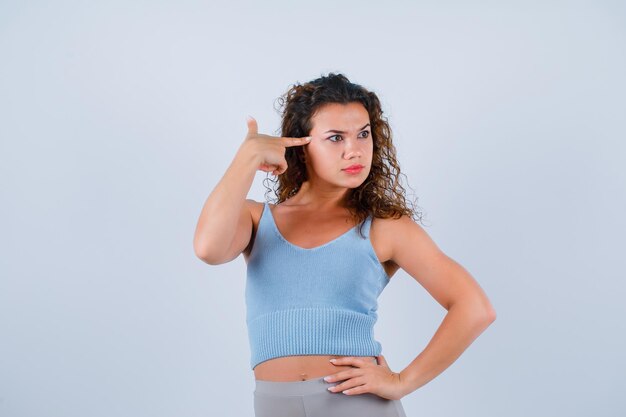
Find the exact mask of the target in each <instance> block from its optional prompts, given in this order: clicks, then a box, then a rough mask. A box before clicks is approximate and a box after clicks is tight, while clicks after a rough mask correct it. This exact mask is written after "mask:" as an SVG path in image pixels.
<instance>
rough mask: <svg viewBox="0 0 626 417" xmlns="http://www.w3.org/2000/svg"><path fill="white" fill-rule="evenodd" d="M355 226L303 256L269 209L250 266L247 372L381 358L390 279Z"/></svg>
mask: <svg viewBox="0 0 626 417" xmlns="http://www.w3.org/2000/svg"><path fill="white" fill-rule="evenodd" d="M371 221H372V217H371V215H370V216H369V217H367V218H366V219H365V220H364V222H363V223H364V224H363V234H364V235H365V238H363V237H361V236H360V235H359V231H358V229H359V226H360V225H357V226H354V227H353V228H352V229H350V230H348V231H347V232H345V233H344V234H342V235H341V236H339V237H337V238H335V239H333V240H331V241H330V242H327V243H325V244H323V245H320V246H316V247H314V248H310V249H306V248H302V247H299V246H296V245H294V244H292V243H290V242H289V241H287V240H286V239H285V238H284V237H283V235H282V234H281V233H280V231H279V230H278V227H277V226H276V222H275V221H274V217H273V215H272V212H271V210H270V207H269V205H268V203H265V204H264V206H263V213H262V215H261V219H260V220H259V225H258V226H257V231H256V236H255V238H254V243H253V246H252V250H251V252H250V256H249V257H248V264H247V278H246V288H245V299H246V323H247V326H248V337H249V342H250V351H251V359H250V365H251V367H252V369H254V368H255V367H256V366H257V365H258V364H259V363H261V362H263V361H266V360H268V359H272V358H276V357H280V356H291V355H348V356H377V355H380V353H381V350H382V346H381V344H380V343H379V342H378V341H377V340H375V339H374V324H375V323H376V320H377V318H378V315H377V309H378V303H377V299H378V296H379V295H380V293H381V292H382V291H383V289H384V288H385V286H386V285H387V283H388V282H389V277H388V275H387V273H386V272H385V270H384V268H383V266H382V265H381V263H380V262H379V260H378V257H377V256H376V253H375V252H374V248H373V247H372V244H371V241H370V239H369V231H370V226H371Z"/></svg>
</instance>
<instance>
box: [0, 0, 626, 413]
mask: <svg viewBox="0 0 626 417" xmlns="http://www.w3.org/2000/svg"><path fill="white" fill-rule="evenodd" d="M625 45H626V7H625V6H624V3H623V2H617V1H615V2H611V1H597V0H596V1H587V2H582V1H562V2H554V1H553V2H550V1H516V2H496V1H493V2H487V1H482V2H478V1H473V2H472V1H468V2H460V1H459V2H439V1H428V2H413V1H400V2H399V1H390V2H386V3H381V2H367V1H365V2H363V1H361V2H356V1H351V2H341V1H339V2H331V1H327V0H322V1H315V2H312V1H308V2H288V1H271V0H268V1H264V2H248V3H240V2H229V3H228V4H226V3H225V2H224V3H218V2H208V1H204V2H202V1H185V0H183V1H132V0H130V1H129V0H125V1H107V2H79V1H54V2H53V1H47V2H43V1H7V0H2V1H0V137H1V142H0V143H1V144H0V192H1V205H0V214H1V216H0V245H1V246H0V250H1V255H0V416H2V417H57V416H58V417H84V416H89V417H105V416H106V417H109V416H133V417H136V416H150V417H161V416H180V417H199V416H252V415H253V409H252V405H253V404H252V391H253V388H254V379H253V373H252V371H251V369H249V355H250V351H249V346H248V340H247V333H246V327H245V311H246V310H245V308H246V306H245V303H244V288H245V262H244V260H243V257H242V256H240V257H239V258H237V259H235V260H234V261H232V262H230V263H227V264H222V265H217V266H210V265H207V264H205V263H203V262H202V261H201V260H199V259H198V258H196V257H195V255H194V251H193V246H192V240H193V234H194V230H195V226H196V222H197V219H198V215H199V213H200V209H201V207H202V205H203V204H204V201H205V199H206V198H207V196H208V195H209V193H210V191H211V190H212V189H213V187H214V186H215V185H216V184H217V182H218V181H219V180H220V179H221V177H222V175H223V173H224V172H225V170H226V168H227V167H228V165H229V164H230V162H231V161H232V158H233V156H234V154H235V152H236V150H237V149H238V147H239V145H240V143H241V141H242V140H243V138H244V137H245V134H246V131H247V126H246V120H245V118H246V116H247V115H252V116H253V117H255V118H256V119H257V121H258V125H259V131H260V132H262V133H266V134H277V133H278V132H279V130H278V129H279V122H280V118H279V114H278V112H277V110H276V108H275V105H276V103H275V100H276V98H278V97H279V96H280V95H281V94H283V93H284V92H285V91H286V90H287V89H288V88H289V86H290V85H292V84H293V83H296V82H301V83H303V82H306V81H308V80H311V79H313V78H317V77H319V76H321V75H326V74H328V73H329V72H341V73H343V74H345V75H346V76H347V77H348V78H350V80H351V81H353V82H355V83H359V84H361V85H363V86H364V87H366V88H368V89H371V90H372V91H374V92H376V93H377V94H378V95H379V97H380V99H381V101H382V103H383V110H384V111H385V115H386V117H388V120H389V122H390V124H391V126H392V129H393V134H394V143H395V145H396V147H397V151H398V159H399V162H400V165H401V169H402V172H403V174H404V175H406V178H404V177H403V181H404V184H405V185H406V186H407V187H408V188H407V193H408V194H407V195H408V197H409V198H417V199H418V200H417V201H418V204H419V206H420V207H421V208H422V210H423V211H424V214H425V219H424V223H425V226H424V227H425V230H426V231H427V232H428V233H429V234H430V235H431V237H432V238H433V239H434V240H435V241H436V242H437V244H438V245H439V246H440V248H441V249H442V250H443V251H444V252H445V253H447V254H448V255H449V256H451V257H452V258H453V259H455V260H456V261H458V262H459V263H461V264H462V265H463V266H465V268H466V269H467V270H468V271H469V272H470V273H471V274H472V276H474V277H475V279H476V280H477V281H478V282H479V284H480V285H481V287H482V288H483V289H484V290H485V292H486V293H487V295H488V296H489V298H490V300H491V302H492V304H493V306H494V307H495V309H496V312H497V319H496V321H495V322H494V323H493V324H492V325H491V326H490V327H489V328H488V329H487V330H486V331H485V332H484V333H483V334H482V335H481V336H480V337H479V338H477V339H476V340H475V342H474V343H473V344H472V345H471V346H470V347H469V348H468V349H467V350H466V351H465V352H464V353H463V355H462V356H461V357H460V358H459V359H458V360H457V361H456V362H454V363H453V364H452V365H451V366H450V367H449V368H448V369H446V370H445V371H444V372H443V373H442V374H441V375H439V376H438V377H437V378H435V379H434V380H432V381H431V382H430V383H428V384H427V385H425V386H423V387H421V388H420V389H418V390H416V391H415V392H413V393H411V394H410V395H408V396H406V397H404V398H403V399H402V402H403V404H404V407H405V410H406V412H407V416H415V417H417V416H430V417H439V416H467V417H471V416H481V417H484V416H507V417H527V416H534V417H551V416H570V417H574V416H581V417H583V416H585V417H586V416H591V415H593V416H607V417H608V416H621V415H625V414H626V400H625V399H624V396H623V393H624V387H625V386H626V360H625V359H624V352H626V337H625V334H626V324H625V320H624V318H625V317H626V308H625V307H624V296H625V293H626V291H625V290H626V285H625V284H624V279H625V274H624V257H625V244H624V234H625V232H626V227H625V226H626V221H625V215H624V213H625V212H626V196H625V191H626V170H625V168H624V167H625V166H626V144H625V143H624V140H625V139H626V127H625V116H626V99H625V97H626V82H625V81H624V74H626V47H625ZM265 177H266V174H265V173H264V172H261V171H259V172H257V177H256V178H255V182H254V185H253V187H252V189H251V190H250V193H249V198H253V199H255V200H257V201H265V198H266V195H265V191H266V188H265V187H264V185H263V180H264V179H265ZM444 315H445V310H444V309H443V308H442V307H441V306H440V305H439V304H437V303H436V302H435V301H434V299H433V298H432V297H431V296H430V295H429V294H428V293H427V292H426V291H425V290H424V289H423V287H421V286H420V285H418V284H417V282H416V281H415V280H413V279H412V278H411V276H409V275H408V274H406V273H405V272H403V271H399V272H398V273H397V274H396V275H395V276H394V277H393V278H392V281H391V282H390V284H389V285H388V286H387V288H386V289H385V291H384V292H383V294H382V295H381V297H380V299H379V320H378V323H377V324H376V327H375V334H376V338H377V340H379V341H380V342H381V343H382V345H383V354H384V355H385V356H386V358H387V360H388V361H389V364H390V366H391V368H392V369H393V370H395V371H400V370H402V369H403V368H404V367H405V366H406V365H408V364H409V363H410V361H411V360H412V359H413V358H415V357H416V356H417V355H418V354H419V353H420V352H421V350H422V349H423V348H424V347H425V346H426V344H427V343H428V342H429V340H430V338H431V337H432V335H433V334H434V332H435V331H436V329H437V327H438V326H439V324H440V323H441V320H443V317H444Z"/></svg>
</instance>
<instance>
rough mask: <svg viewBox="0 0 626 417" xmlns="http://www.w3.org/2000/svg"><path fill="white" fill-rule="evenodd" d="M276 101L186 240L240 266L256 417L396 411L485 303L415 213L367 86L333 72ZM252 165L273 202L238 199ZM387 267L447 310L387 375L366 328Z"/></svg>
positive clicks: (475, 327) (447, 359)
mask: <svg viewBox="0 0 626 417" xmlns="http://www.w3.org/2000/svg"><path fill="white" fill-rule="evenodd" d="M281 104H282V105H283V107H284V109H283V112H282V134H281V137H273V136H269V135H264V134H260V133H258V128H257V123H256V121H255V120H254V119H252V118H249V119H248V134H247V136H246V138H245V140H244V141H243V143H242V144H241V146H240V147H239V149H238V151H237V153H236V155H235V158H234V159H233V161H232V163H231V164H230V166H229V167H228V169H227V171H226V173H225V174H224V176H223V178H222V179H221V180H220V182H219V183H218V184H217V185H216V187H215V189H214V190H213V191H212V192H211V194H210V195H209V197H208V199H207V201H206V203H205V205H204V207H203V209H202V212H201V215H200V218H199V220H198V225H197V228H196V232H195V237H194V250H195V252H196V255H197V256H198V257H199V258H201V259H202V260H203V261H205V262H206V263H208V264H211V265H217V264H221V263H225V262H229V261H231V260H233V259H235V258H237V257H238V256H239V255H240V254H243V255H244V258H245V260H246V262H247V272H248V274H247V282H246V305H247V325H248V334H249V339H250V350H251V353H252V358H251V362H250V364H251V368H252V369H253V371H254V376H255V384H256V389H255V391H254V409H255V415H256V416H257V417H265V416H325V417H332V416H346V415H358V416H363V417H367V416H376V417H381V416H405V413H404V409H403V406H402V403H401V401H400V399H401V398H402V397H404V396H405V395H407V394H409V393H411V392H413V391H414V390H416V389H417V388H419V387H421V386H422V385H424V384H426V383H427V382H429V381H430V380H432V379H433V378H435V377H436V376H437V375H438V374H440V373H441V372H442V371H443V370H445V369H446V368H447V367H448V366H449V365H450V364H451V363H453V362H454V361H455V360H456V359H457V358H458V357H459V355H460V354H461V353H462V352H463V351H464V350H465V349H466V348H467V347H468V346H469V344H470V343H471V342H472V341H473V340H474V339H475V338H476V337H477V336H478V335H479V334H480V333H482V331H484V329H485V328H486V327H487V326H488V325H489V324H490V323H491V322H493V320H495V311H494V309H493V307H492V306H491V304H490V303H489V300H488V299H487V297H486V295H485V294H484V292H483V291H482V289H481V288H480V287H479V285H478V284H477V283H476V281H475V280H474V279H473V278H472V277H471V276H470V274H469V273H468V272H467V271H466V270H465V269H464V268H463V267H461V266H460V265H459V264H457V263H456V262H454V261H453V260H452V259H450V258H449V257H447V256H446V255H445V254H444V253H442V252H441V251H440V249H439V248H438V247H437V246H436V245H435V243H434V242H433V241H432V240H431V239H430V237H429V236H428V235H427V234H426V232H425V231H424V230H423V229H422V228H421V227H420V226H419V225H418V224H417V223H416V222H415V221H414V217H419V216H418V214H417V213H416V211H415V210H414V209H410V208H408V207H407V204H406V201H405V198H404V195H403V191H404V189H403V188H402V186H401V185H399V183H398V181H397V180H398V176H399V174H400V169H399V166H398V163H397V161H396V157H395V147H394V146H393V144H392V140H391V128H390V126H389V124H388V123H387V121H386V120H385V119H384V118H383V112H382V109H381V105H380V101H379V99H378V97H377V96H376V94H374V93H373V92H370V91H368V90H366V89H365V88H363V87H362V86H360V85H358V84H354V83H351V82H350V81H349V80H348V79H347V78H346V77H345V76H344V75H342V74H333V73H331V74H329V75H328V76H323V77H320V78H318V79H315V80H313V81H310V82H307V83H305V84H302V85H300V84H297V85H294V86H292V87H291V88H290V89H289V90H288V91H287V93H286V94H285V96H284V97H283V98H281ZM259 169H260V170H262V171H265V172H271V173H272V174H273V175H275V176H276V177H277V182H278V187H277V190H276V194H277V197H278V198H277V201H276V204H268V203H259V202H256V201H254V200H250V199H246V197H247V194H248V191H249V190H250V187H251V184H252V181H253V179H254V176H255V172H256V171H257V170H259ZM399 268H402V269H403V270H404V271H406V272H407V273H408V274H409V275H410V276H411V277H413V278H414V279H415V280H416V281H417V282H418V283H419V284H421V285H422V286H423V287H424V288H425V289H426V290H427V291H428V292H429V293H430V294H431V295H432V296H433V297H434V298H435V299H436V300H437V301H438V302H439V303H440V304H441V305H442V306H443V307H444V308H446V309H447V310H448V313H447V315H446V317H445V319H444V320H443V322H442V324H441V326H440V327H439V329H438V330H437V332H436V333H435V335H434V337H433V339H432V341H431V342H430V343H429V344H428V346H427V347H426V348H425V349H424V351H423V352H421V353H420V354H419V355H418V356H417V357H416V358H415V359H414V360H413V361H412V362H411V363H410V364H409V365H408V366H407V367H406V368H404V369H403V370H402V371H400V372H394V371H392V370H391V369H390V368H389V366H388V364H387V362H386V360H385V358H384V356H383V355H381V354H380V353H381V348H382V347H381V344H380V343H379V342H378V341H376V340H375V339H374V337H373V326H374V323H375V322H376V319H377V302H376V300H377V297H378V296H379V295H380V293H381V292H382V290H383V289H384V288H385V286H386V285H387V283H388V281H389V279H390V278H391V277H392V276H393V275H394V273H395V272H396V271H397V270H398V269H399Z"/></svg>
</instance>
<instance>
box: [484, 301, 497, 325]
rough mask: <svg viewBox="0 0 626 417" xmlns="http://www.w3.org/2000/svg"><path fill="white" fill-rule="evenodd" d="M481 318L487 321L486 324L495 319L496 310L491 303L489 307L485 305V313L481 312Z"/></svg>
mask: <svg viewBox="0 0 626 417" xmlns="http://www.w3.org/2000/svg"><path fill="white" fill-rule="evenodd" d="M483 317H484V318H483V320H484V321H485V322H486V323H487V325H489V324H491V323H493V322H494V321H496V310H495V308H493V306H492V305H489V307H487V309H486V311H485V313H484V314H483Z"/></svg>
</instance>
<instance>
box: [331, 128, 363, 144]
mask: <svg viewBox="0 0 626 417" xmlns="http://www.w3.org/2000/svg"><path fill="white" fill-rule="evenodd" d="M361 133H365V135H364V136H361V138H362V139H365V138H368V137H369V135H370V132H369V130H364V131H363V132H361ZM337 137H338V138H340V137H341V135H333V136H330V137H329V138H328V139H329V140H330V141H331V142H334V143H337V142H339V141H338V140H332V138H337Z"/></svg>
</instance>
